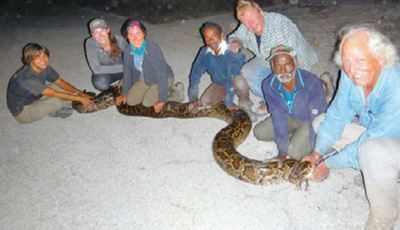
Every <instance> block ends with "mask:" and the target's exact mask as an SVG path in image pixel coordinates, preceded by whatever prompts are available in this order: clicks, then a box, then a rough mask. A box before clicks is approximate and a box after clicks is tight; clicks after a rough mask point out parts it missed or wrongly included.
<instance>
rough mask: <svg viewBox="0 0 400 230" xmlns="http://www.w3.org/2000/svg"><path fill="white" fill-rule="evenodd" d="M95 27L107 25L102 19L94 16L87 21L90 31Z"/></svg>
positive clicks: (106, 26) (105, 26)
mask: <svg viewBox="0 0 400 230" xmlns="http://www.w3.org/2000/svg"><path fill="white" fill-rule="evenodd" d="M97 28H108V25H107V23H106V21H104V19H101V18H95V19H93V20H92V21H91V22H90V23H89V29H90V32H93V31H94V30H95V29H97Z"/></svg>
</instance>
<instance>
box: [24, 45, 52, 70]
mask: <svg viewBox="0 0 400 230" xmlns="http://www.w3.org/2000/svg"><path fill="white" fill-rule="evenodd" d="M41 53H44V54H46V55H47V57H50V51H49V49H47V47H45V46H42V45H39V44H37V43H33V42H31V43H28V44H26V45H25V46H24V48H22V63H24V64H25V65H29V64H31V62H32V60H33V59H35V58H36V57H37V56H39V55H40V54H41Z"/></svg>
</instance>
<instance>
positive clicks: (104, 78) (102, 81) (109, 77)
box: [92, 73, 124, 91]
mask: <svg viewBox="0 0 400 230" xmlns="http://www.w3.org/2000/svg"><path fill="white" fill-rule="evenodd" d="M123 76H124V74H123V73H110V74H93V75H92V83H93V86H94V88H96V89H97V90H100V91H104V90H107V89H109V88H110V86H111V84H112V83H114V82H116V81H119V80H121V79H122V77H123Z"/></svg>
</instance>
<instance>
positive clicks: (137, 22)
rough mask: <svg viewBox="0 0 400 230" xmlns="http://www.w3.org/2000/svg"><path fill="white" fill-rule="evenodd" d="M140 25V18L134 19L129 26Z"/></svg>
mask: <svg viewBox="0 0 400 230" xmlns="http://www.w3.org/2000/svg"><path fill="white" fill-rule="evenodd" d="M134 26H138V27H139V28H140V22H139V21H138V20H134V21H132V22H131V23H130V24H129V27H134Z"/></svg>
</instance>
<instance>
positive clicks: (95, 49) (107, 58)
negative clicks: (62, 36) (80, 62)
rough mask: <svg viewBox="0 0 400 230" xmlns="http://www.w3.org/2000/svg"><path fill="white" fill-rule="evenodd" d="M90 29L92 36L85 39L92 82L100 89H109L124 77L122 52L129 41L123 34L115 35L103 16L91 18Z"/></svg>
mask: <svg viewBox="0 0 400 230" xmlns="http://www.w3.org/2000/svg"><path fill="white" fill-rule="evenodd" d="M89 30H90V35H91V36H90V37H89V38H87V39H86V41H85V53H86V60H87V62H88V65H89V67H90V69H91V71H92V83H93V86H94V87H95V88H96V89H98V90H100V91H103V90H107V89H108V88H109V87H110V85H111V84H113V83H114V82H116V81H119V80H121V79H122V76H123V65H122V52H123V50H124V49H125V46H126V45H127V42H126V40H125V39H124V38H123V37H122V36H119V35H114V34H113V33H112V32H111V28H110V27H109V26H108V24H107V23H106V21H104V20H103V19H101V18H95V19H93V20H91V21H90V23H89Z"/></svg>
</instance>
